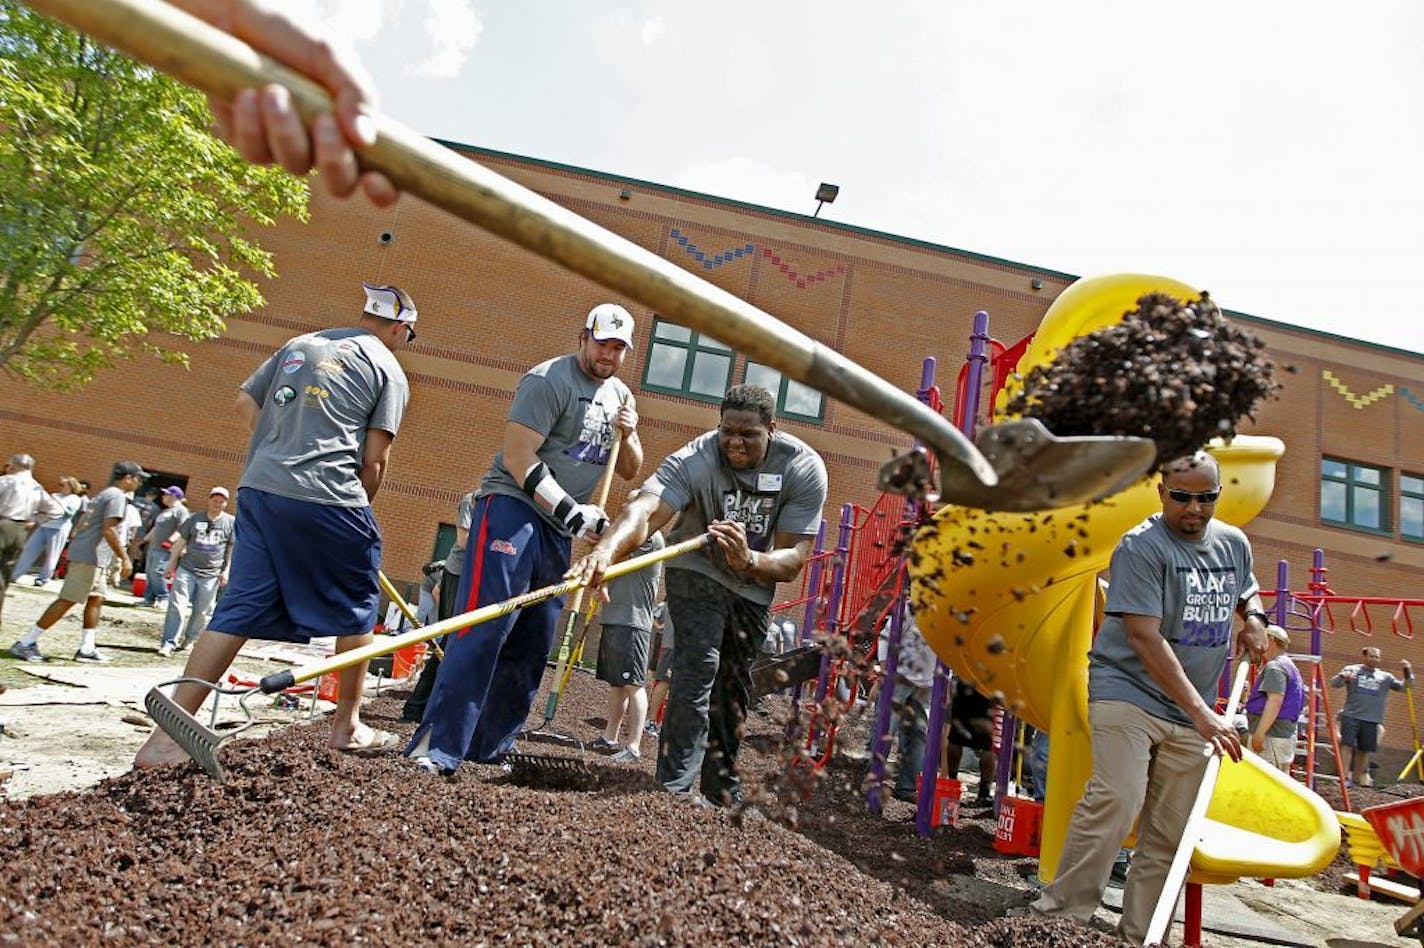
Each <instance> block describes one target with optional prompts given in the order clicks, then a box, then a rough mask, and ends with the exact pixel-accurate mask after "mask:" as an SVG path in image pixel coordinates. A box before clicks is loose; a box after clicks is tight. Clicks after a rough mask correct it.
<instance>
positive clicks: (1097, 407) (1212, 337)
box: [1007, 293, 1281, 464]
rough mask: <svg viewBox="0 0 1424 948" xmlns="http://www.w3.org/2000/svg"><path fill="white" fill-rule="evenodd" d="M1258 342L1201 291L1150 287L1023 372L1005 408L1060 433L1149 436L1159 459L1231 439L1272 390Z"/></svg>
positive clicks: (1269, 367) (1276, 386)
mask: <svg viewBox="0 0 1424 948" xmlns="http://www.w3.org/2000/svg"><path fill="white" fill-rule="evenodd" d="M1265 348H1266V347H1265V343H1263V342H1262V341H1261V340H1260V339H1259V338H1257V337H1256V336H1255V335H1254V334H1253V333H1251V332H1248V331H1247V330H1245V329H1242V328H1241V327H1240V326H1237V325H1235V324H1234V323H1232V322H1230V321H1228V320H1227V319H1226V317H1225V316H1223V315H1222V312H1221V309H1220V308H1219V307H1218V306H1217V305H1216V303H1215V302H1213V301H1212V300H1211V298H1210V297H1209V296H1208V295H1207V294H1206V293H1203V294H1202V295H1201V297H1200V298H1199V299H1196V300H1192V301H1190V302H1186V303H1183V302H1182V301H1180V300H1177V299H1175V298H1173V297H1171V296H1168V295H1166V294H1165V293H1148V294H1146V295H1145V296H1143V297H1142V298H1140V299H1139V300H1138V301H1137V308H1136V309H1134V310H1131V311H1129V312H1128V313H1127V314H1126V315H1125V316H1124V317H1123V319H1122V321H1121V322H1119V323H1114V324H1113V325H1111V326H1105V327H1103V328H1101V329H1097V330H1094V331H1093V332H1091V333H1087V334H1084V335H1082V336H1079V337H1078V338H1077V339H1074V340H1073V342H1071V343H1070V344H1068V345H1067V346H1065V347H1064V348H1063V349H1061V350H1060V351H1059V353H1058V356H1057V358H1055V359H1054V361H1053V362H1051V363H1049V364H1048V365H1043V366H1037V367H1035V368H1034V369H1033V370H1032V371H1030V372H1029V373H1028V374H1027V376H1025V377H1024V379H1023V389H1022V391H1020V392H1019V393H1018V395H1016V396H1015V397H1014V398H1013V399H1012V400H1010V402H1009V404H1008V406H1007V410H1008V411H1009V413H1010V414H1015V415H1030V416H1032V417H1034V418H1037V419H1039V420H1040V421H1042V422H1043V423H1044V424H1045V425H1047V426H1048V429H1049V430H1050V431H1052V432H1053V433H1054V434H1056V435H1059V436H1069V435H1130V436H1136V437H1142V438H1151V439H1152V440H1153V442H1155V443H1156V445H1157V462H1156V463H1157V464H1162V463H1164V462H1166V461H1169V460H1172V459H1173V458H1178V457H1183V456H1185V455H1188V454H1191V453H1192V452H1194V451H1197V450H1199V449H1200V448H1202V446H1204V445H1205V444H1206V443H1207V442H1208V441H1210V440H1211V439H1212V438H1224V439H1230V438H1232V437H1234V436H1235V435H1236V426H1237V424H1238V423H1239V422H1240V421H1241V419H1242V418H1250V417H1252V413H1253V412H1254V411H1255V410H1256V407H1257V406H1258V405H1259V404H1260V403H1261V402H1262V401H1263V400H1265V399H1267V398H1271V397H1274V396H1275V395H1276V393H1277V392H1278V391H1279V390H1280V387H1281V386H1280V383H1279V382H1277V381H1276V380H1275V371H1276V366H1275V363H1274V362H1272V361H1271V360H1270V359H1268V358H1267V357H1266V355H1265Z"/></svg>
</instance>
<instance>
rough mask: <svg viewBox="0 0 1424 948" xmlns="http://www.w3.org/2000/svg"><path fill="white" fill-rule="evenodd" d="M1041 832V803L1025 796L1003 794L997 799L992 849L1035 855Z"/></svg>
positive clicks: (1012, 853)
mask: <svg viewBox="0 0 1424 948" xmlns="http://www.w3.org/2000/svg"><path fill="white" fill-rule="evenodd" d="M1042 835H1043V804H1042V803H1039V802H1038V801H1037V800H1030V799H1028V798H1027V797H1004V798H1002V799H1001V800H1000V801H999V825H998V826H997V827H996V828H995V831H994V848H995V849H997V850H998V851H999V852H1001V853H1007V854H1009V855H1013V856H1037V855H1038V848H1039V842H1040V839H1041V837H1042Z"/></svg>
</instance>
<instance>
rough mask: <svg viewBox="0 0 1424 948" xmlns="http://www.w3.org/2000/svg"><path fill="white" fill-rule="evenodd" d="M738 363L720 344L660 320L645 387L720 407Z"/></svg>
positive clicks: (731, 353)
mask: <svg viewBox="0 0 1424 948" xmlns="http://www.w3.org/2000/svg"><path fill="white" fill-rule="evenodd" d="M735 359H736V353H734V352H732V350H731V349H730V348H728V347H727V346H724V345H722V343H720V342H718V341H717V340H715V339H712V338H710V337H708V336H704V335H701V334H700V333H696V332H693V331H692V330H691V329H688V328H687V327H686V326H679V325H677V324H676V323H669V322H664V321H663V320H661V319H659V320H657V321H656V322H654V324H653V341H652V345H651V346H650V347H649V349H648V361H647V366H646V368H645V369H644V371H643V387H644V388H648V389H652V390H653V391H655V392H667V393H668V394H670V395H685V396H687V397H688V398H696V399H699V400H701V401H704V402H718V403H720V402H721V401H722V396H723V395H725V394H727V389H728V388H729V387H731V382H732V362H733V361H734V360H735Z"/></svg>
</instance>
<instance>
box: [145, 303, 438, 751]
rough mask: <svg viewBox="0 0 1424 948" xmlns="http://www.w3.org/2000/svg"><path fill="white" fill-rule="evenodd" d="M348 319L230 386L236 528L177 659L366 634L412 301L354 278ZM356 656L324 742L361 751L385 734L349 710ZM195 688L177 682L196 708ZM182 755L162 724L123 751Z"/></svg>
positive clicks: (192, 668) (191, 662)
mask: <svg viewBox="0 0 1424 948" xmlns="http://www.w3.org/2000/svg"><path fill="white" fill-rule="evenodd" d="M362 286H363V287H365V290H366V305H365V308H364V311H363V313H362V314H361V318H360V320H359V321H358V322H357V324H356V325H355V326H353V327H349V328H342V329H325V330H322V331H320V332H313V333H307V334H306V335H302V336H297V337H296V338H294V339H291V340H289V341H288V342H287V344H286V345H284V346H283V347H282V348H281V349H278V350H277V352H276V353H275V354H273V355H272V357H271V358H269V359H268V360H267V361H266V362H264V363H263V364H262V365H261V367H260V368H258V369H257V371H256V372H254V373H253V374H252V376H251V378H249V379H248V380H247V381H246V382H244V383H243V384H242V389H241V391H240V393H239V394H238V396H237V413H238V415H239V416H240V417H241V418H242V419H243V420H244V421H245V422H246V423H247V425H248V428H249V429H250V430H251V431H252V440H251V442H250V443H249V445H248V454H247V466H246V468H245V469H244V470H243V474H242V480H241V482H240V483H239V485H238V492H237V535H236V540H235V546H234V548H233V558H232V569H231V575H230V579H229V582H228V587H227V593H226V594H225V595H224V596H223V598H222V601H221V602H219V603H218V607H217V611H216V612H214V613H213V618H212V621H211V622H210V623H209V625H208V628H207V630H206V631H204V632H203V634H202V635H201V636H200V637H199V639H198V642H197V644H196V645H195V646H194V648H193V653H192V655H191V656H189V658H188V664H187V667H186V668H184V670H183V676H184V677H186V678H198V679H201V680H203V681H211V682H216V681H217V680H218V679H219V678H220V677H221V676H222V675H223V674H224V673H225V672H226V671H227V669H228V666H229V665H231V664H232V660H233V659H234V658H236V657H237V653H238V650H239V649H241V648H242V646H243V644H244V643H245V642H246V641H247V640H248V639H249V638H257V639H264V640H268V641H278V642H301V643H305V642H309V641H310V640H311V639H312V638H315V637H318V636H327V635H334V636H336V637H337V639H336V643H337V644H336V650H337V652H338V653H340V652H345V651H349V650H350V649H353V648H358V647H360V646H363V645H366V644H368V643H369V642H370V641H371V630H372V628H374V627H375V625H376V621H377V607H378V605H379V600H380V587H379V585H378V584H377V580H376V574H377V571H378V570H379V569H380V566H381V535H380V531H379V530H378V528H377V526H376V519H375V517H374V516H373V515H372V513H371V501H372V500H373V499H374V498H375V496H376V491H377V490H379V489H380V486H381V482H382V480H383V479H384V477H385V473H386V468H387V465H388V464H389V461H390V453H391V442H392V441H393V440H394V439H395V436H396V431H397V430H398V429H399V428H400V422H401V418H402V417H403V416H404V414H405V408H406V403H407V402H408V401H409V400H410V386H409V385H408V383H407V382H406V378H405V372H404V371H403V370H402V369H401V367H400V364H399V363H397V362H396V359H395V355H394V354H393V353H394V352H395V351H397V350H399V349H402V348H404V347H405V346H406V345H407V344H409V343H410V342H411V341H412V340H414V339H415V329H414V328H413V327H414V324H415V319H416V310H415V304H414V303H413V302H412V301H411V298H410V296H409V295H407V294H406V293H405V292H404V291H402V290H400V289H397V288H396V287H393V286H371V285H369V284H362ZM365 679H366V663H365V662H363V663H361V664H359V665H355V666H352V667H351V668H348V669H346V670H344V671H342V672H341V673H340V683H341V685H340V687H341V694H340V698H339V700H338V701H337V705H336V713H335V716H334V717H333V719H332V723H331V737H330V739H329V741H328V744H329V746H330V747H332V748H334V749H336V750H340V751H348V752H368V751H377V750H382V749H385V748H387V747H394V746H395V736H394V735H392V734H389V733H387V732H385V731H377V730H374V729H372V728H370V727H367V726H366V725H364V724H362V723H361V719H360V708H361V691H362V687H363V685H364V683H365ZM206 696H207V689H205V688H203V687H201V686H199V685H192V684H184V685H179V686H178V689H177V690H176V691H175V693H174V700H175V701H176V702H177V703H178V704H179V705H180V706H181V707H183V708H184V709H186V710H187V711H189V712H196V711H197V710H198V707H199V706H200V705H201V704H202V702H203V699H204V698H205V697H206ZM187 759H188V755H187V754H186V753H185V752H184V751H183V749H182V748H180V747H179V746H178V745H177V744H175V743H174V742H173V740H172V739H171V738H169V736H168V735H167V734H166V733H164V732H163V731H162V730H161V729H158V730H155V731H154V732H153V734H152V735H151V736H150V737H149V739H148V742H147V743H146V744H144V746H143V747H142V748H141V749H140V750H139V752H138V756H137V758H136V759H135V760H134V764H135V766H137V767H155V766H159V765H161V764H168V763H181V762H184V761H186V760H187Z"/></svg>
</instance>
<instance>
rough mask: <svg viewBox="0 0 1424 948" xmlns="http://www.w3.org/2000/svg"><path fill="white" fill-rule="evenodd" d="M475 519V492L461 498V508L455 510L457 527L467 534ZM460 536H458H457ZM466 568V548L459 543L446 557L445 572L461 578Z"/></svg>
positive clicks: (451, 548)
mask: <svg viewBox="0 0 1424 948" xmlns="http://www.w3.org/2000/svg"><path fill="white" fill-rule="evenodd" d="M474 518H475V492H474V491H470V492H469V493H468V494H466V495H465V496H464V497H461V498H460V506H459V507H457V508H456V509H455V526H457V527H459V528H460V529H461V530H464V531H466V532H468V531H469V529H470V522H471V521H472V520H474ZM457 536H458V534H457ZM467 542H468V541H467ZM464 568H465V548H464V547H463V546H461V545H459V544H458V543H457V544H455V545H454V546H452V547H450V555H449V556H447V557H445V572H447V573H449V574H450V575H451V576H459V575H460V574H461V572H462V571H463V570H464Z"/></svg>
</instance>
